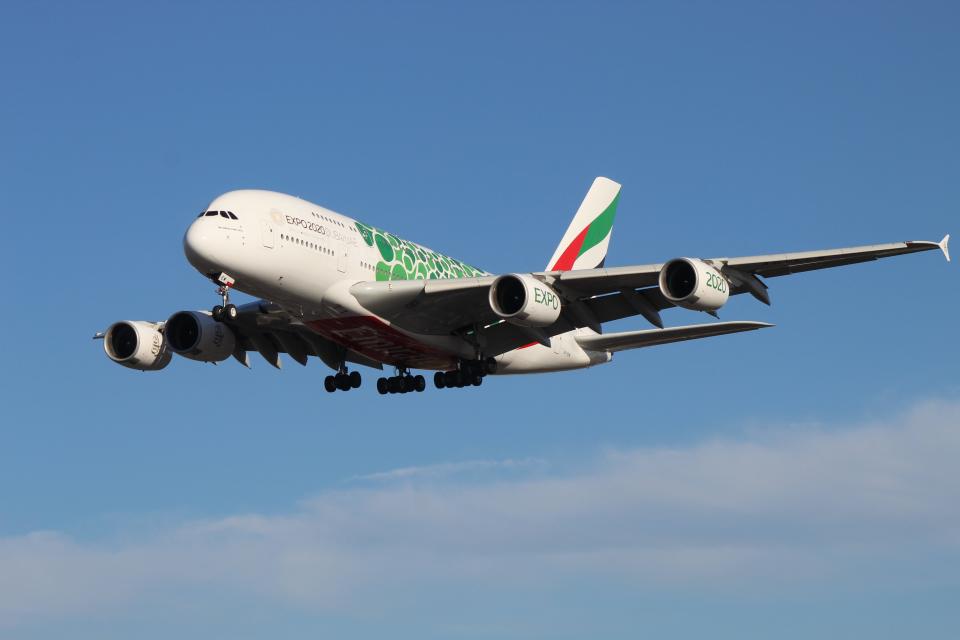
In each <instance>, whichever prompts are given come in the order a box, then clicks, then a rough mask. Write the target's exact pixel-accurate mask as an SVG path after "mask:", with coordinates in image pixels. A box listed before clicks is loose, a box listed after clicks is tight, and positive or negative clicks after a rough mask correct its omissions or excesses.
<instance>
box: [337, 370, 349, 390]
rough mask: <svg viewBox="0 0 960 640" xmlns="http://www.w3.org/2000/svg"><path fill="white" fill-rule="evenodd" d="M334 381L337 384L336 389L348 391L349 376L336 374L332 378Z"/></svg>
mask: <svg viewBox="0 0 960 640" xmlns="http://www.w3.org/2000/svg"><path fill="white" fill-rule="evenodd" d="M334 379H335V380H336V382H337V389H340V391H349V390H350V376H348V375H347V374H345V373H338V374H337V375H335V376H334Z"/></svg>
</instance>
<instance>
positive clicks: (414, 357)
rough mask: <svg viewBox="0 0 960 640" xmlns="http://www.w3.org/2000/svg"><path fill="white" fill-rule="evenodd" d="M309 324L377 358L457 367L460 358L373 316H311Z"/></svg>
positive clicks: (426, 366)
mask: <svg viewBox="0 0 960 640" xmlns="http://www.w3.org/2000/svg"><path fill="white" fill-rule="evenodd" d="M306 324H307V326H308V327H310V328H311V329H313V330H314V331H316V332H317V333H319V334H320V335H321V336H323V337H324V338H326V339H328V340H332V341H333V342H336V343H337V344H340V345H342V346H344V347H346V348H348V349H350V350H351V351H356V352H357V353H360V354H362V355H365V356H367V357H368V358H371V359H373V360H376V361H378V362H383V363H384V364H390V365H394V366H404V367H412V368H415V369H439V370H448V369H454V368H456V366H457V360H456V358H455V357H454V356H452V355H450V354H448V353H444V352H442V351H440V350H438V349H435V348H433V347H431V346H429V345H425V344H423V343H422V342H419V341H417V340H415V339H414V338H411V337H410V336H408V335H406V334H405V333H401V332H400V331H397V330H396V329H394V328H393V327H391V326H390V325H388V324H386V323H385V322H383V321H381V320H379V319H377V318H374V317H372V316H350V317H347V318H330V319H324V320H312V321H310V322H307V323H306Z"/></svg>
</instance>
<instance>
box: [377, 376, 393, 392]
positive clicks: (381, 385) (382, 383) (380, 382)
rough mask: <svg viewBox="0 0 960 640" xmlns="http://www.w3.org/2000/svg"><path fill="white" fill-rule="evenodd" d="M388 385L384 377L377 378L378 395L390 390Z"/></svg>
mask: <svg viewBox="0 0 960 640" xmlns="http://www.w3.org/2000/svg"><path fill="white" fill-rule="evenodd" d="M389 387H390V385H388V384H387V379H386V378H377V393H379V394H380V395H386V394H387V393H388V392H389V391H390V388H389Z"/></svg>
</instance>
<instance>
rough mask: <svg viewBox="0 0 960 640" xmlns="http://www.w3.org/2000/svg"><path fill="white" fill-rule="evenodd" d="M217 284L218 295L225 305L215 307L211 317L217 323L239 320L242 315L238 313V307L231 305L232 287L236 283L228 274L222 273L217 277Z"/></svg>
mask: <svg viewBox="0 0 960 640" xmlns="http://www.w3.org/2000/svg"><path fill="white" fill-rule="evenodd" d="M216 282H217V295H219V296H220V299H221V300H222V301H223V304H218V305H217V306H215V307H214V308H213V310H212V312H211V315H213V319H214V320H216V321H217V322H233V321H234V320H236V319H237V316H239V315H240V312H239V311H237V307H236V306H235V305H232V304H230V287H232V286H233V283H234V282H236V281H235V280H234V279H233V278H231V277H230V276H228V275H227V274H225V273H221V274H220V275H219V276H218V277H217V280H216Z"/></svg>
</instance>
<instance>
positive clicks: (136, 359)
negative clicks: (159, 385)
mask: <svg viewBox="0 0 960 640" xmlns="http://www.w3.org/2000/svg"><path fill="white" fill-rule="evenodd" d="M103 350H104V351H105V352H106V353H107V357H109V358H110V359H111V360H113V361H114V362H116V363H117V364H120V365H123V366H125V367H128V368H130V369H137V370H138V371H159V370H160V369H163V368H164V367H165V366H167V365H168V364H170V359H171V358H172V357H173V356H171V355H170V352H169V351H168V350H167V346H166V345H165V344H164V340H163V334H162V333H160V330H159V325H157V324H156V323H154V322H145V321H143V320H122V321H120V322H114V323H113V324H112V325H110V327H109V328H108V329H107V331H106V333H104V334H103Z"/></svg>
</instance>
